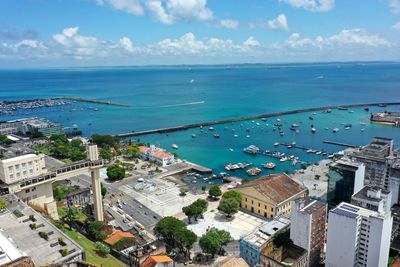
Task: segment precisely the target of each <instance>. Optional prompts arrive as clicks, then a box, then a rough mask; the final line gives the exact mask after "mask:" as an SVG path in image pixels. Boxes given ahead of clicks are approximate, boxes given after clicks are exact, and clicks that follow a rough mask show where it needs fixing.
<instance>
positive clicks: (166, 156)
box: [139, 145, 175, 167]
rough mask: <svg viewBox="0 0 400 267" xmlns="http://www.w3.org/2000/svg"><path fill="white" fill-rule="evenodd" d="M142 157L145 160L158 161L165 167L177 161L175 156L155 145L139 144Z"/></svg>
mask: <svg viewBox="0 0 400 267" xmlns="http://www.w3.org/2000/svg"><path fill="white" fill-rule="evenodd" d="M139 152H140V157H141V158H142V159H144V160H150V161H156V162H158V163H159V164H160V165H161V166H163V167H165V166H168V165H171V164H174V163H175V156H174V155H173V154H171V153H168V152H166V151H165V150H163V149H161V148H158V147H156V146H154V145H151V146H150V147H147V146H139Z"/></svg>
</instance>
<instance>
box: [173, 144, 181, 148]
mask: <svg viewBox="0 0 400 267" xmlns="http://www.w3.org/2000/svg"><path fill="white" fill-rule="evenodd" d="M171 147H172V148H173V149H178V148H179V147H178V145H177V144H172V145H171Z"/></svg>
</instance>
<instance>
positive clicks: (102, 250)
mask: <svg viewBox="0 0 400 267" xmlns="http://www.w3.org/2000/svg"><path fill="white" fill-rule="evenodd" d="M94 245H95V247H96V250H97V252H98V253H99V254H100V255H102V256H103V257H104V256H106V255H107V254H108V253H110V247H109V246H107V245H105V244H103V243H101V242H98V241H97V242H96V243H95V244H94Z"/></svg>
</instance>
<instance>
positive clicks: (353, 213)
mask: <svg viewBox="0 0 400 267" xmlns="http://www.w3.org/2000/svg"><path fill="white" fill-rule="evenodd" d="M330 213H335V214H337V215H340V216H345V217H348V218H351V219H356V218H357V217H359V216H363V217H377V218H381V217H382V216H383V215H382V214H381V213H380V212H377V211H373V210H369V209H364V208H361V207H358V206H356V205H353V204H349V203H346V202H342V203H340V204H339V205H338V206H337V207H336V208H334V209H332V210H331V211H330Z"/></svg>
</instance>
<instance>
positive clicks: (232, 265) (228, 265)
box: [215, 257, 249, 267]
mask: <svg viewBox="0 0 400 267" xmlns="http://www.w3.org/2000/svg"><path fill="white" fill-rule="evenodd" d="M215 267H249V265H248V264H247V262H245V260H244V259H242V258H236V257H227V258H225V259H223V260H221V261H219V262H216V263H215Z"/></svg>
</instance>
